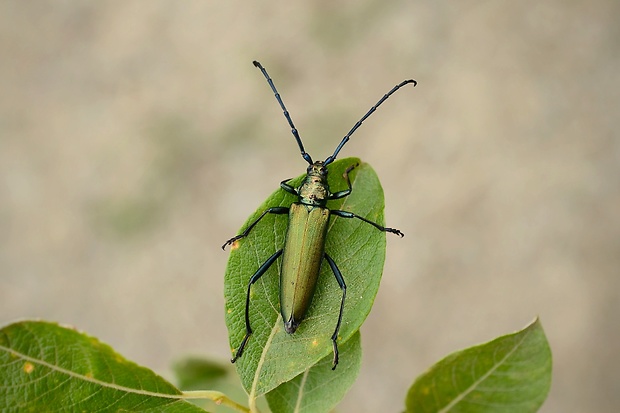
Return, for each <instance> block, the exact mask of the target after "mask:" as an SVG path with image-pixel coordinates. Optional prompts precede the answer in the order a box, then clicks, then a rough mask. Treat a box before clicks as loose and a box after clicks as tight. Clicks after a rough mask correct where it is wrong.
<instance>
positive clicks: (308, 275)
mask: <svg viewBox="0 0 620 413" xmlns="http://www.w3.org/2000/svg"><path fill="white" fill-rule="evenodd" d="M328 222H329V210H328V209H327V208H322V207H317V206H307V205H303V204H299V203H294V204H292V205H291V207H290V210H289V223H288V229H287V231H286V240H285V241H284V253H283V254H282V267H281V268H280V312H281V314H282V319H283V320H284V329H285V330H286V332H287V333H289V334H292V333H294V332H295V331H296V330H297V327H298V326H299V324H300V323H301V321H302V320H303V319H304V317H305V315H306V312H307V311H308V307H310V303H311V302H312V297H313V295H314V290H315V289H316V283H317V280H318V278H319V273H320V272H321V262H322V261H323V255H324V253H325V237H326V235H327V224H328Z"/></svg>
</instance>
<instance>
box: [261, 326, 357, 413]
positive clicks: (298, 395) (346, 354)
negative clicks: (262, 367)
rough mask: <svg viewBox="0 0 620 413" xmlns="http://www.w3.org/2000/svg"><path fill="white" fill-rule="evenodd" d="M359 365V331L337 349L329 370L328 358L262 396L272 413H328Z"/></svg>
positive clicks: (329, 362)
mask: <svg viewBox="0 0 620 413" xmlns="http://www.w3.org/2000/svg"><path fill="white" fill-rule="evenodd" d="M361 363H362V346H361V340H360V333H359V331H358V332H357V333H355V334H354V335H353V337H351V338H350V339H349V341H347V342H346V343H345V344H344V345H343V346H342V348H341V349H340V365H339V366H338V368H337V369H336V370H335V371H333V370H332V357H331V355H328V356H326V357H325V358H324V359H323V360H321V361H320V362H319V363H317V364H315V365H314V366H313V367H311V368H310V369H308V370H306V371H305V372H303V373H301V374H300V375H299V376H297V377H295V378H294V379H293V380H291V381H288V382H286V383H283V384H281V385H279V386H278V387H276V388H275V389H273V390H272V391H270V392H269V393H267V394H266V395H265V397H266V399H267V402H268V403H269V407H270V408H271V411H272V412H273V413H288V412H294V413H321V412H330V411H332V409H333V408H334V406H336V404H338V402H339V401H340V400H341V399H342V398H343V397H344V395H345V394H346V392H347V391H348V390H349V388H350V387H351V386H352V385H353V383H354V382H355V379H356V378H357V375H358V373H359V370H360V366H361Z"/></svg>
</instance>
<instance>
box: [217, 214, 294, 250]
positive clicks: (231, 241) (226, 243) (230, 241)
mask: <svg viewBox="0 0 620 413" xmlns="http://www.w3.org/2000/svg"><path fill="white" fill-rule="evenodd" d="M267 214H288V208H287V207H271V208H269V209H266V210H264V211H263V213H262V214H261V215H260V216H259V217H258V218H256V220H255V221H254V222H252V223H251V224H250V225H249V226H248V227H247V228H246V229H245V231H243V232H242V233H241V234H239V235H237V236H235V237H232V238H231V239H229V240H228V241H226V242H225V243H224V245H222V249H226V246H227V245H232V243H233V242H235V241H237V240H238V239H241V238H245V237H247V236H248V234H249V233H250V231H252V228H254V226H255V225H256V224H258V221H260V220H261V219H262V218H263V217H264V216H265V215H267Z"/></svg>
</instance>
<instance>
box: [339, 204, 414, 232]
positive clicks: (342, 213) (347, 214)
mask: <svg viewBox="0 0 620 413" xmlns="http://www.w3.org/2000/svg"><path fill="white" fill-rule="evenodd" d="M330 213H331V214H334V215H336V216H338V217H342V218H358V219H361V220H362V221H364V222H366V223H368V224H370V225H372V226H373V227H375V228H377V229H378V230H379V231H383V232H391V233H392V234H396V235H398V236H399V237H401V238H402V237H404V236H405V234H403V233H402V232H401V231H400V230H398V229H395V228H387V227H382V226H381V225H379V224H377V223H376V222H372V221H370V220H367V219H366V218H364V217H360V216H359V215H356V214H354V213H353V212H349V211H341V210H339V209H332V210H330Z"/></svg>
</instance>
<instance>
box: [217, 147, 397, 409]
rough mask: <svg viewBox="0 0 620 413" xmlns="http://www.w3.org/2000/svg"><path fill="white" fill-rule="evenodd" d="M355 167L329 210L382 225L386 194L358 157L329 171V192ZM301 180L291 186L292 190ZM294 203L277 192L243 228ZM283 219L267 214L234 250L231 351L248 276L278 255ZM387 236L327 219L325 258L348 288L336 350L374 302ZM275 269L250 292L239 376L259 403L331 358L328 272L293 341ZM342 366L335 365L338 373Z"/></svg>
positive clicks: (334, 291) (332, 306)
mask: <svg viewBox="0 0 620 413" xmlns="http://www.w3.org/2000/svg"><path fill="white" fill-rule="evenodd" d="M354 164H359V166H358V167H357V168H355V169H354V170H353V172H351V173H350V174H349V176H350V177H351V181H352V185H353V191H352V193H351V195H349V196H348V197H346V198H344V199H341V200H338V201H334V202H330V203H328V207H329V208H330V209H344V210H348V211H352V212H355V213H356V214H359V215H361V216H363V217H366V218H368V219H370V220H372V221H375V222H378V223H379V224H383V221H384V218H383V208H384V203H383V191H382V189H381V185H380V183H379V179H378V178H377V175H376V174H375V173H374V171H373V170H372V168H371V167H370V166H369V165H368V164H364V163H361V161H360V160H359V159H357V158H347V159H342V160H340V161H338V162H335V163H333V164H332V165H330V169H329V171H330V172H329V184H330V188H331V189H332V191H334V192H335V191H339V190H343V189H346V183H345V181H344V179H343V178H342V174H343V173H344V171H345V169H347V168H348V167H349V166H351V165H354ZM301 178H302V177H298V178H297V179H296V180H294V181H293V183H294V184H295V185H296V184H298V183H299V182H300V180H301ZM294 201H297V200H296V199H295V197H294V196H292V195H290V194H288V193H286V192H285V191H282V190H277V191H276V192H274V193H273V194H272V195H271V196H270V197H268V198H267V200H266V201H265V202H264V203H263V205H261V206H260V207H259V208H258V209H257V211H256V212H255V213H254V214H252V216H250V218H249V219H248V221H247V222H246V223H245V224H244V226H243V228H245V227H246V226H247V225H249V224H250V223H251V222H252V221H253V220H255V219H256V218H257V217H258V216H259V215H260V214H261V213H262V212H263V211H264V210H265V209H267V208H268V207H273V206H289V205H290V204H291V203H292V202H294ZM286 226H287V217H286V216H274V215H267V216H265V218H263V220H262V221H261V222H260V223H259V224H258V225H257V226H256V227H255V228H254V230H253V231H252V232H250V235H249V236H248V237H246V238H244V239H241V240H239V241H238V242H237V243H236V244H234V245H233V247H232V252H231V254H230V259H229V262H228V267H227V269H226V276H225V291H224V295H225V298H226V324H227V326H228V330H229V336H230V344H231V349H232V351H233V352H234V351H236V348H237V347H238V346H239V345H240V343H241V340H242V339H243V336H244V335H245V318H244V312H245V297H246V291H247V285H248V281H249V279H250V277H251V276H252V274H253V273H254V272H255V271H256V270H257V269H258V268H259V266H260V265H261V264H262V263H263V262H264V261H265V260H266V259H267V258H268V257H269V256H270V255H271V254H273V253H274V252H275V251H277V250H278V249H280V248H282V246H283V244H284V235H285V232H286ZM385 243H386V240H385V233H383V232H381V231H378V230H377V229H376V228H374V227H373V226H371V225H368V224H366V223H364V222H362V221H360V220H357V219H344V218H338V217H332V218H331V220H330V223H329V229H328V234H327V241H326V251H327V252H328V253H329V254H330V256H331V257H332V258H333V259H334V261H335V262H336V263H337V265H338V266H339V268H340V270H341V272H342V274H343V277H344V279H345V282H346V284H347V299H346V301H345V308H344V313H343V322H342V327H341V329H340V338H339V343H340V345H342V344H344V343H346V342H347V341H348V340H349V339H350V338H351V337H352V336H353V335H354V334H355V333H356V332H357V330H359V328H360V326H361V325H362V323H363V321H364V320H365V318H366V316H367V315H368V313H369V312H370V308H371V306H372V303H373V301H374V299H375V296H376V293H377V290H378V287H379V281H380V279H381V274H382V272H383V263H384V259H385ZM278 291H279V268H278V266H277V264H274V265H273V266H272V268H270V270H269V271H268V272H267V273H265V274H264V275H263V277H262V278H261V279H260V280H259V281H258V282H256V284H254V286H253V287H252V294H251V303H250V322H251V325H252V330H253V332H254V333H253V335H252V336H251V337H250V341H249V342H248V345H247V347H246V349H245V351H244V354H243V356H242V357H241V358H239V359H238V360H237V363H236V365H237V371H238V373H239V376H240V377H241V381H242V383H243V386H244V387H245V389H246V391H247V392H248V393H249V394H250V398H256V397H258V396H261V395H263V394H265V393H268V392H270V391H272V390H273V389H275V388H277V387H278V386H279V385H280V384H282V383H286V382H288V381H290V380H292V379H293V378H295V377H297V376H299V375H300V374H302V373H304V372H305V371H307V370H309V369H311V368H312V367H313V366H315V365H316V364H317V363H318V362H319V361H320V360H322V359H324V358H325V357H331V354H332V343H331V339H330V337H331V335H332V333H333V331H334V328H335V326H336V321H337V319H338V311H339V307H340V301H341V297H342V291H341V290H340V288H339V287H338V284H337V282H336V280H335V278H334V275H333V274H332V272H331V269H330V267H329V266H328V265H323V266H322V268H321V274H320V276H319V282H318V286H317V290H316V293H315V295H314V299H313V301H312V304H311V306H310V308H309V310H308V314H307V316H306V320H305V321H303V322H302V323H301V325H300V327H299V329H298V330H297V331H296V332H295V333H294V334H287V333H286V332H285V331H284V327H283V323H282V317H281V316H280V307H279V298H278ZM341 367H343V366H339V367H338V368H337V369H336V370H338V369H339V368H341ZM321 391H322V392H324V393H327V392H329V391H330V389H329V388H323V389H322V390H316V391H315V392H314V394H315V397H316V398H317V399H320V398H323V397H326V396H325V395H324V394H321Z"/></svg>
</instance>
